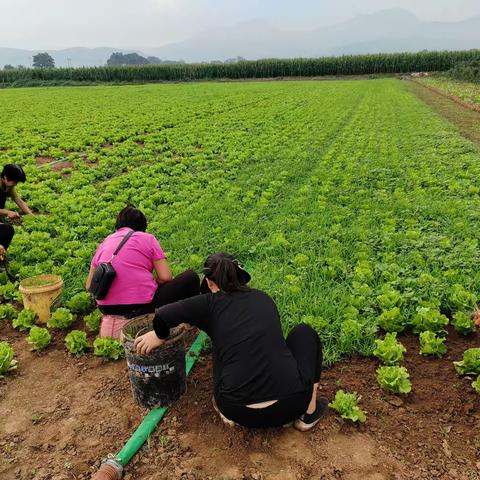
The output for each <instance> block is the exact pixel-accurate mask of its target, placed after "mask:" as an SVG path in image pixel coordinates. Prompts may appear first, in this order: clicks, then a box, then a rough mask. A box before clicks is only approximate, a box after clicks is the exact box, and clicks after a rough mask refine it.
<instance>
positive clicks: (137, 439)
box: [111, 332, 207, 468]
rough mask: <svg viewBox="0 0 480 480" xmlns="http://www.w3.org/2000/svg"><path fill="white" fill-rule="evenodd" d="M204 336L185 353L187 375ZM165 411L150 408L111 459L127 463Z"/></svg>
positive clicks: (204, 338)
mask: <svg viewBox="0 0 480 480" xmlns="http://www.w3.org/2000/svg"><path fill="white" fill-rule="evenodd" d="M206 338H207V335H206V334H205V333H204V332H200V333H199V334H198V336H197V338H196V339H195V341H194V342H193V344H192V346H191V347H190V350H189V351H188V352H187V354H186V355H185V369H186V372H187V375H188V374H189V373H190V370H191V369H192V367H193V364H194V363H195V361H196V360H197V358H198V357H199V356H200V353H201V352H202V348H203V345H204V343H205V340H206ZM165 413H167V408H154V409H153V410H150V412H149V413H148V414H147V416H146V417H145V418H144V419H143V421H142V423H141V424H140V426H139V427H138V428H137V429H136V430H135V432H134V433H133V435H132V436H131V437H130V439H129V440H128V441H127V443H126V444H125V445H124V447H123V448H122V449H121V450H120V451H119V452H118V453H117V455H115V457H114V458H113V459H111V461H113V462H114V463H116V464H119V465H121V467H124V466H125V465H127V463H128V462H129V461H130V460H131V459H132V457H133V456H134V455H135V454H136V453H137V452H138V451H139V450H140V448H141V447H142V445H143V444H144V443H145V442H146V440H147V438H148V437H149V435H150V434H151V433H152V432H153V431H154V430H155V427H156V426H157V425H158V423H159V422H160V421H161V420H162V418H163V417H164V416H165ZM121 467H120V468H121Z"/></svg>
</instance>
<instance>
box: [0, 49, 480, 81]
mask: <svg viewBox="0 0 480 480" xmlns="http://www.w3.org/2000/svg"><path fill="white" fill-rule="evenodd" d="M479 57H480V54H479V53H478V50H468V51H450V52H426V51H425V52H418V53H387V54H384V53H379V54H367V55H342V56H337V57H321V58H294V59H271V60H265V59H264V60H255V61H240V62H236V63H222V64H170V65H143V66H137V65H130V66H123V65H121V66H106V67H95V68H88V67H85V68H55V69H54V68H52V67H54V66H55V63H54V61H53V59H52V58H51V57H50V56H49V55H48V53H39V54H37V55H35V56H34V64H33V66H34V67H37V68H34V69H22V70H19V69H14V70H0V84H1V83H13V82H15V81H19V80H24V81H25V80H43V81H57V82H58V81H70V82H71V81H74V82H75V81H76V82H79V81H86V82H145V81H159V80H167V81H175V80H176V81H178V80H186V81H191V80H202V79H203V80H205V79H210V80H215V79H224V78H230V79H242V78H272V77H294V76H303V77H305V76H323V75H369V74H379V73H407V72H412V71H413V72H432V71H446V70H449V69H451V68H452V67H454V66H455V65H456V64H458V63H459V62H462V61H478V60H479ZM120 61H121V62H122V63H125V62H126V61H130V59H127V60H125V59H124V58H123V59H121V60H120ZM135 61H136V62H137V63H138V62H139V61H140V60H139V59H135ZM40 67H44V68H40Z"/></svg>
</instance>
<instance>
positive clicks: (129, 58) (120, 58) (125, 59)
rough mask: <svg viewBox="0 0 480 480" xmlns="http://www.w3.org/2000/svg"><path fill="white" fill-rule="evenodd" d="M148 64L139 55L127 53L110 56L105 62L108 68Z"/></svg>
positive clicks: (116, 53)
mask: <svg viewBox="0 0 480 480" xmlns="http://www.w3.org/2000/svg"><path fill="white" fill-rule="evenodd" d="M149 63H150V62H149V61H148V60H147V59H146V58H145V57H142V56H141V55H139V54H138V53H127V54H123V53H122V52H115V53H112V54H111V55H110V58H109V59H108V60H107V65H108V66H113V65H148V64H149Z"/></svg>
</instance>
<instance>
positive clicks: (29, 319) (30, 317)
mask: <svg viewBox="0 0 480 480" xmlns="http://www.w3.org/2000/svg"><path fill="white" fill-rule="evenodd" d="M36 318H37V314H36V313H35V312H34V311H33V310H31V309H30V308H24V309H23V310H22V311H21V312H20V313H19V314H18V315H17V318H15V319H14V320H13V322H12V325H13V328H18V329H19V330H28V329H30V328H32V327H33V326H34V325H35V320H36Z"/></svg>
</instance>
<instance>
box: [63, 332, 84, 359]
mask: <svg viewBox="0 0 480 480" xmlns="http://www.w3.org/2000/svg"><path fill="white" fill-rule="evenodd" d="M65 345H66V346H67V348H68V351H69V352H70V353H72V354H73V355H77V356H80V355H83V354H84V353H85V350H87V348H88V341H87V334H86V333H85V332H82V331H80V330H72V331H71V332H70V333H69V334H68V335H67V336H66V337H65Z"/></svg>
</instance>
